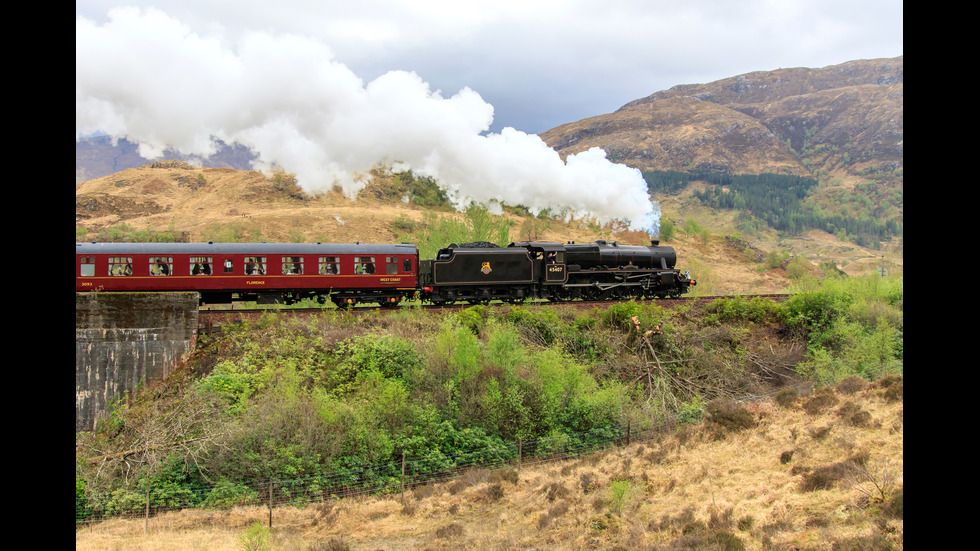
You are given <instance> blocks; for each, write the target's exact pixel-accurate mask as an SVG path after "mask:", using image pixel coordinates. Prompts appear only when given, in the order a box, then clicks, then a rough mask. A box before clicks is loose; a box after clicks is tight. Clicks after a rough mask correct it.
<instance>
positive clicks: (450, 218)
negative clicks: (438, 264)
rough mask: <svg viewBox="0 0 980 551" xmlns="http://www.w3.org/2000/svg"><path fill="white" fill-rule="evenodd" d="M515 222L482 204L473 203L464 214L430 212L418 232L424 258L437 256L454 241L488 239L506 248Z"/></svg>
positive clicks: (417, 238)
mask: <svg viewBox="0 0 980 551" xmlns="http://www.w3.org/2000/svg"><path fill="white" fill-rule="evenodd" d="M510 228H511V222H510V220H509V219H508V218H507V217H504V216H494V215H492V214H490V211H488V210H487V208H486V207H484V206H482V205H476V204H473V205H470V206H469V208H467V209H466V212H465V213H464V216H463V217H459V216H456V215H451V214H450V215H439V214H437V213H435V212H427V213H425V215H424V216H423V220H422V223H421V226H420V227H419V229H418V230H416V232H415V234H414V241H415V243H417V244H418V247H419V256H420V257H421V258H435V256H436V253H438V252H439V249H441V248H443V247H445V246H446V245H448V244H450V243H473V242H477V241H487V242H490V243H494V244H497V245H499V246H502V247H505V246H507V244H509V243H510Z"/></svg>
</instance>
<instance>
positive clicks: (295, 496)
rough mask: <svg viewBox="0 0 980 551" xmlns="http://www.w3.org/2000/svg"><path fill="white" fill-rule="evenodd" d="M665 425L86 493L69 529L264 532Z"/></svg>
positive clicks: (639, 436) (669, 424)
mask: <svg viewBox="0 0 980 551" xmlns="http://www.w3.org/2000/svg"><path fill="white" fill-rule="evenodd" d="M677 422H678V421H677V419H676V418H671V419H668V420H665V421H661V422H659V423H657V424H656V425H653V426H649V427H645V428H637V427H633V426H631V424H630V423H626V424H625V425H618V426H610V427H605V428H601V429H595V430H590V431H584V432H579V433H573V434H569V435H562V436H559V437H552V438H538V439H534V440H518V441H516V442H508V443H501V444H498V445H491V446H487V447H484V448H480V449H475V450H472V451H469V452H466V453H461V454H457V455H452V456H448V455H444V454H442V453H439V452H432V453H430V454H429V455H428V456H426V457H409V456H406V455H405V454H404V453H403V454H402V457H401V458H400V460H395V461H389V462H387V463H376V464H370V465H363V466H358V467H352V468H349V469H338V470H337V471H335V472H333V473H329V474H325V475H319V476H313V477H307V478H291V479H267V480H252V481H245V482H220V483H216V484H211V485H204V486H196V487H188V486H178V485H176V484H174V485H172V486H166V485H164V486H160V485H157V486H154V487H152V488H150V489H147V490H144V491H143V492H142V493H138V492H134V491H132V490H113V491H108V492H86V494H85V495H84V496H83V497H78V496H76V499H75V524H76V526H78V525H81V524H85V523H95V522H101V521H104V520H109V519H140V518H144V519H147V520H148V519H149V518H151V517H154V516H156V515H159V514H162V513H165V512H169V511H178V510H184V509H197V510H202V511H216V510H227V509H232V508H236V507H256V506H258V507H266V508H268V511H269V526H270V527H271V526H272V523H273V515H272V513H273V510H274V509H275V508H276V507H281V506H296V507H302V506H305V505H308V504H311V503H317V502H321V501H325V500H331V499H338V498H346V497H351V496H356V495H365V494H401V495H402V497H404V494H405V492H406V491H411V490H412V489H413V488H415V487H417V486H421V485H425V484H433V483H439V482H447V481H450V480H453V479H456V478H459V477H461V476H462V475H463V474H464V473H465V472H467V471H469V470H471V469H477V468H478V469H486V470H489V471H493V470H499V469H510V468H516V469H518V470H520V469H521V468H523V467H526V466H529V465H536V464H541V463H548V462H553V461H562V460H566V459H572V458H576V457H580V456H583V455H588V454H591V453H594V452H596V451H600V450H603V449H606V448H609V447H613V446H621V445H629V444H630V443H631V442H632V441H637V440H647V439H651V438H653V437H654V436H656V435H657V434H662V433H663V432H664V431H666V430H669V429H671V428H673V427H675V426H676V425H677Z"/></svg>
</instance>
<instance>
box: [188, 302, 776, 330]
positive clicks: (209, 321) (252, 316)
mask: <svg viewBox="0 0 980 551" xmlns="http://www.w3.org/2000/svg"><path fill="white" fill-rule="evenodd" d="M733 296H734V295H715V296H703V297H680V298H660V299H650V300H635V302H637V303H639V304H657V305H660V306H664V307H668V308H671V307H674V306H679V305H681V304H708V303H710V302H712V301H714V300H716V299H719V298H732V297H733ZM738 296H739V297H741V298H744V299H746V300H751V299H753V298H769V299H772V300H775V301H783V300H786V299H787V298H789V297H790V295H789V294H780V293H773V294H754V295H738ZM615 302H616V301H612V300H599V301H584V300H575V301H570V302H550V301H547V300H535V301H526V302H522V303H521V305H524V306H527V307H531V308H563V309H567V308H571V309H576V310H588V309H591V308H602V307H606V306H609V305H611V304H614V303H615ZM471 306H473V305H472V304H468V303H456V304H451V305H436V304H423V305H420V306H402V307H400V308H420V309H422V310H439V311H443V312H458V311H461V310H465V309H466V308H470V307H471ZM487 306H488V307H489V308H495V307H505V306H511V304H509V303H506V302H492V303H490V304H488V305H487ZM400 308H383V307H380V306H356V307H354V308H351V309H349V310H342V311H343V312H345V313H348V314H350V315H362V314H369V313H377V312H381V313H385V312H395V311H398V310H399V309H400ZM325 311H337V309H336V308H333V307H329V308H327V307H325V308H290V307H272V308H242V309H220V310H212V309H201V310H199V311H198V333H199V334H209V333H212V332H214V331H215V330H217V329H220V328H221V326H222V325H225V324H227V323H235V322H237V321H243V320H257V319H258V318H260V317H261V316H263V315H265V314H269V313H275V314H279V315H284V316H293V317H304V316H313V315H317V314H321V313H323V312H325Z"/></svg>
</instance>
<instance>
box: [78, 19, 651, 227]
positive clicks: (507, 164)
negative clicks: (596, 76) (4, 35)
mask: <svg viewBox="0 0 980 551" xmlns="http://www.w3.org/2000/svg"><path fill="white" fill-rule="evenodd" d="M492 121H493V106H491V105H490V104H488V103H486V102H485V101H484V100H483V98H481V97H480V95H479V94H478V93H477V92H475V91H473V90H471V89H469V88H464V89H463V90H460V91H459V92H458V93H457V94H455V95H454V96H452V97H449V98H446V97H443V96H442V94H441V93H440V92H439V91H433V90H431V89H430V87H429V85H428V84H427V83H426V82H424V81H423V80H422V79H421V78H420V77H419V76H418V75H416V74H415V73H412V72H404V71H392V72H389V73H386V74H384V75H382V76H380V77H378V78H376V79H375V80H373V81H371V82H368V83H367V84H365V83H364V82H363V81H362V80H361V79H360V78H358V77H357V75H355V74H354V73H353V72H352V71H351V70H350V69H348V68H347V67H346V66H344V65H343V64H342V63H340V62H338V61H336V60H335V59H333V54H332V52H331V50H330V49H329V48H328V47H327V46H326V45H325V44H323V43H322V42H319V41H316V40H313V39H310V38H306V37H302V36H296V35H273V34H270V33H267V32H247V33H244V34H243V35H241V37H240V38H239V39H238V40H237V41H236V43H235V46H234V48H231V47H229V46H228V44H227V41H226V40H225V39H224V38H223V37H222V36H221V34H220V32H219V33H215V34H214V35H212V36H204V35H201V34H198V33H196V32H194V31H192V30H191V29H190V28H189V27H188V26H187V25H184V24H183V23H181V22H180V21H178V20H176V19H174V18H172V17H170V16H169V15H167V14H165V13H163V12H161V11H159V10H156V9H147V10H139V9H136V8H118V9H114V10H112V11H110V12H109V13H108V21H107V22H106V23H105V24H102V25H98V24H96V23H94V22H92V21H90V20H88V19H85V18H83V17H77V18H76V21H75V137H76V140H77V139H78V138H79V136H81V135H86V134H90V133H93V132H105V133H108V134H109V135H111V136H114V137H117V138H119V137H126V138H128V139H129V140H131V141H134V142H137V143H139V144H140V153H141V154H142V155H143V156H144V157H146V158H149V159H153V158H158V157H160V156H161V155H162V154H163V151H164V150H165V149H166V148H167V147H172V148H173V149H176V150H178V151H180V152H182V153H184V154H187V155H198V156H201V157H205V158H206V157H208V156H210V155H211V154H213V153H215V151H216V141H215V140H216V139H219V140H222V141H224V142H226V143H239V144H242V145H245V146H247V147H249V148H251V150H252V151H253V153H255V154H256V155H257V156H258V166H256V168H259V169H265V168H270V167H272V166H281V167H283V168H284V169H286V170H288V171H289V172H292V173H294V174H295V175H296V177H297V180H298V181H299V184H300V185H301V186H302V187H303V188H304V189H306V190H308V191H310V192H317V191H324V190H329V189H331V188H332V187H333V186H335V185H339V186H341V187H342V188H343V189H344V191H345V192H346V193H347V194H348V196H351V197H354V196H356V194H357V193H358V192H359V191H360V190H361V189H362V188H363V187H364V185H365V183H366V182H363V181H362V180H360V179H359V178H358V177H357V174H359V173H365V172H366V171H367V170H368V169H370V168H371V167H373V166H375V165H377V164H378V163H379V162H381V163H387V164H389V165H391V166H393V167H396V168H397V169H403V170H407V169H411V170H412V171H413V172H415V173H416V174H419V175H424V176H430V177H432V178H434V179H435V180H436V181H437V182H438V183H439V185H440V186H441V187H443V188H444V189H446V190H447V191H448V192H449V195H450V197H451V198H452V199H453V201H454V202H455V203H456V204H457V205H458V206H465V205H467V204H469V202H470V201H476V202H478V203H482V204H485V205H488V206H490V207H491V208H493V207H494V205H496V204H499V203H507V204H510V205H518V204H521V205H525V206H527V207H529V208H531V209H532V211H534V212H538V211H540V210H543V209H550V210H551V212H562V211H564V212H566V213H567V214H572V215H575V216H586V215H590V216H593V217H595V218H597V219H598V220H600V221H603V222H605V221H609V220H613V219H619V220H625V221H629V222H630V226H631V227H632V228H633V229H642V230H647V231H651V232H652V233H658V232H659V218H660V212H659V207H658V206H657V205H656V204H655V203H652V202H651V200H650V198H649V196H648V195H647V191H646V183H645V181H644V180H643V178H642V176H641V174H640V172H639V171H638V170H636V169H632V168H629V167H626V166H625V165H621V164H616V163H612V162H610V161H609V160H607V159H606V156H605V153H604V152H603V151H602V150H601V149H598V148H594V149H591V150H589V151H586V152H584V153H581V154H578V155H574V156H569V157H568V158H567V160H566V162H562V160H561V158H560V157H559V156H558V154H557V153H556V152H555V151H554V150H552V149H551V148H549V147H548V146H547V145H546V144H545V143H544V142H543V141H542V140H541V139H540V138H539V137H537V136H535V135H529V134H526V133H524V132H520V131H518V130H515V129H513V128H505V129H504V130H502V131H501V132H500V133H499V134H493V133H491V134H487V133H486V132H487V131H488V129H489V128H490V124H491V123H492Z"/></svg>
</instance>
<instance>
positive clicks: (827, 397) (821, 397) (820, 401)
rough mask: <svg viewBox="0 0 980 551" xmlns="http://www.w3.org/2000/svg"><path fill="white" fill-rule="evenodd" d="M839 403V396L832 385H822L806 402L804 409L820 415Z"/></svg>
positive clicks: (811, 413)
mask: <svg viewBox="0 0 980 551" xmlns="http://www.w3.org/2000/svg"><path fill="white" fill-rule="evenodd" d="M835 405H837V396H836V395H835V394H834V389H833V388H831V387H827V386H824V387H820V388H818V389H817V390H816V391H815V392H814V393H813V396H811V397H810V399H808V400H807V401H806V402H805V403H804V404H803V409H804V411H806V412H807V413H809V414H810V415H819V414H821V413H823V412H825V411H827V410H828V409H829V408H831V407H833V406H835Z"/></svg>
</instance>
